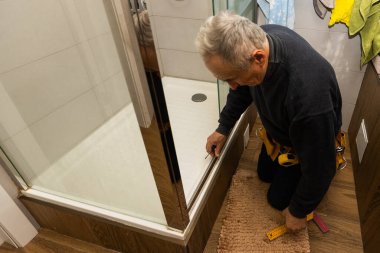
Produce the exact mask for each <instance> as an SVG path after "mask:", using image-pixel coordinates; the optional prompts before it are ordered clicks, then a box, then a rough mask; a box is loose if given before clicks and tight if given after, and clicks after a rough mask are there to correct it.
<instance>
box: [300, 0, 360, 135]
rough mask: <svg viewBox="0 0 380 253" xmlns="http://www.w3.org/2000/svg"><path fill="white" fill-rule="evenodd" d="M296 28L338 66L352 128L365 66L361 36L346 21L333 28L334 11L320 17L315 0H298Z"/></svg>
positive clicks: (345, 121)
mask: <svg viewBox="0 0 380 253" xmlns="http://www.w3.org/2000/svg"><path fill="white" fill-rule="evenodd" d="M294 6H295V17H296V18H295V25H294V28H295V29H294V30H295V31H296V32H297V33H299V34H300V35H301V36H302V37H304V38H305V39H306V40H307V41H308V42H309V43H310V44H311V45H312V46H313V47H314V48H315V49H316V50H317V51H318V52H319V53H320V54H321V55H322V56H324V57H325V58H326V59H327V60H328V61H329V62H330V63H331V64H332V66H333V67H334V69H335V73H336V76H337V79H338V82H339V87H340V91H341V93H342V99H343V108H342V116H343V126H342V129H343V130H344V131H347V130H348V126H349V124H350V120H351V116H352V113H353V110H354V107H355V103H356V98H357V96H358V93H359V90H360V86H361V82H362V80H363V76H364V71H365V67H363V68H360V55H361V48H360V38H359V36H356V37H353V38H349V37H348V31H347V27H346V26H345V25H344V24H335V25H334V26H333V27H331V28H329V27H328V23H329V20H330V14H331V13H330V12H328V13H327V15H326V17H325V18H324V19H323V20H322V19H320V18H319V17H318V16H317V14H316V13H315V11H314V8H313V3H312V1H304V0H295V1H294Z"/></svg>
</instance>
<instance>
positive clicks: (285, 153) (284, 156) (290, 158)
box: [256, 128, 347, 170]
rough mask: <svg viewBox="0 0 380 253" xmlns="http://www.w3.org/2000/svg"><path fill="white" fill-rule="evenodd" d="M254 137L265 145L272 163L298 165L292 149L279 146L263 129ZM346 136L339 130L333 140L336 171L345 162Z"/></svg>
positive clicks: (342, 167) (344, 165)
mask: <svg viewBox="0 0 380 253" xmlns="http://www.w3.org/2000/svg"><path fill="white" fill-rule="evenodd" d="M256 135H257V136H259V137H260V138H261V139H262V140H263V143H264V145H265V149H266V151H267V154H268V155H269V156H270V158H271V159H272V160H273V161H274V160H276V158H278V163H279V164H280V165H281V166H285V167H288V166H292V165H296V164H298V163H299V160H298V157H297V155H296V153H295V151H294V149H293V148H292V147H287V146H283V145H281V144H279V143H278V142H276V141H275V140H273V139H272V138H270V136H268V134H267V132H266V130H265V129H264V128H259V129H257V130H256ZM345 138H346V136H345V134H344V133H342V132H341V131H340V130H339V132H338V135H337V136H336V138H335V152H336V169H337V170H341V169H344V168H345V167H346V165H347V161H346V159H345V158H344V156H343V155H344V150H345V148H346V139H345Z"/></svg>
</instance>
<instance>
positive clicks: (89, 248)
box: [0, 229, 117, 253]
mask: <svg viewBox="0 0 380 253" xmlns="http://www.w3.org/2000/svg"><path fill="white" fill-rule="evenodd" d="M116 252H117V251H114V250H110V249H105V248H103V247H100V246H97V245H95V244H91V243H88V242H84V241H81V240H77V239H74V238H71V237H68V236H64V235H62V234H58V233H56V232H53V231H50V230H48V229H41V230H40V231H39V233H38V235H37V236H36V237H35V238H34V239H33V240H32V241H31V242H30V243H29V244H28V245H26V246H25V247H24V248H19V249H14V248H13V247H12V246H10V245H6V244H4V245H3V246H1V247H0V253H116Z"/></svg>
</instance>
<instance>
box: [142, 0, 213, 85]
mask: <svg viewBox="0 0 380 253" xmlns="http://www.w3.org/2000/svg"><path fill="white" fill-rule="evenodd" d="M147 2H148V12H149V15H150V21H151V26H152V30H153V33H154V36H155V37H154V40H155V46H156V48H157V55H158V58H159V64H160V70H161V72H162V74H163V76H173V77H180V78H185V79H195V80H201V81H209V82H215V81H216V79H215V78H214V77H213V76H212V74H211V73H210V72H209V71H208V70H207V68H206V67H205V66H204V63H203V61H202V59H201V57H200V56H199V53H198V52H197V50H196V47H195V44H194V40H195V37H196V35H197V33H198V30H199V27H200V26H201V24H202V23H203V22H204V20H205V19H206V18H207V17H209V16H211V15H212V1H205V0H184V1H172V0H160V1H156V0H149V1H147Z"/></svg>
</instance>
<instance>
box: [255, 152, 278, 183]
mask: <svg viewBox="0 0 380 253" xmlns="http://www.w3.org/2000/svg"><path fill="white" fill-rule="evenodd" d="M275 170H276V164H275V163H274V162H273V161H272V159H271V158H270V157H269V156H268V155H267V152H266V149H265V146H264V144H262V146H261V151H260V155H259V160H258V163H257V175H258V176H259V178H260V180H261V181H263V182H266V183H271V182H272V181H273V178H274V175H275Z"/></svg>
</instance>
